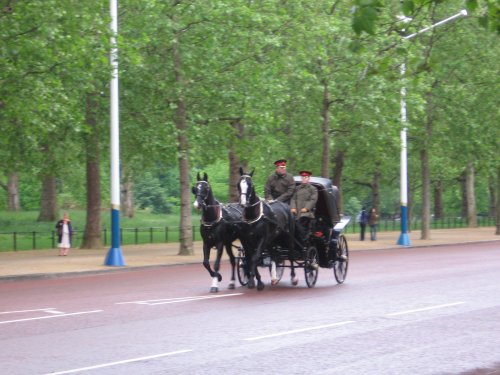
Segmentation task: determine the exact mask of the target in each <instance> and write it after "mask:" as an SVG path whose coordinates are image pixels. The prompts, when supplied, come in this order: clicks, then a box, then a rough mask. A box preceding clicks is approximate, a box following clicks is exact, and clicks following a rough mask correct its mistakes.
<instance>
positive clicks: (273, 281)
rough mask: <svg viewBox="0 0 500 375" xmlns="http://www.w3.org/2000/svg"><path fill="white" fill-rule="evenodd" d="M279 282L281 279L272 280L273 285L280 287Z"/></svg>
mask: <svg viewBox="0 0 500 375" xmlns="http://www.w3.org/2000/svg"><path fill="white" fill-rule="evenodd" d="M279 282H280V281H279V279H272V280H271V285H278V283H279Z"/></svg>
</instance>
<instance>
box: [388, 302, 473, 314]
mask: <svg viewBox="0 0 500 375" xmlns="http://www.w3.org/2000/svg"><path fill="white" fill-rule="evenodd" d="M464 303H465V302H455V303H448V304H445V305H436V306H429V307H424V308H421V309H414V310H406V311H399V312H395V313H392V314H387V315H386V316H398V315H405V314H412V313H415V312H420V311H428V310H435V309H442V308H444V307H451V306H457V305H462V304H464Z"/></svg>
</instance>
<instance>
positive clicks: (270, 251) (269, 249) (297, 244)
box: [236, 177, 350, 288]
mask: <svg viewBox="0 0 500 375" xmlns="http://www.w3.org/2000/svg"><path fill="white" fill-rule="evenodd" d="M294 179H295V183H296V184H297V185H298V184H300V181H301V179H300V177H295V178H294ZM310 184H311V185H312V186H314V187H315V188H316V189H317V190H318V200H317V202H316V207H315V209H314V219H313V220H311V222H310V223H309V225H308V226H307V227H306V228H304V230H298V228H295V231H294V233H293V234H291V233H284V234H282V236H281V240H280V238H279V236H278V238H276V239H275V240H272V241H270V242H269V243H268V244H267V246H266V247H265V248H263V249H262V253H261V254H260V257H259V258H258V260H257V264H256V265H257V266H259V267H265V268H269V272H270V274H271V278H272V279H273V284H276V283H277V282H278V281H279V280H280V279H281V278H282V276H283V272H284V269H285V268H291V269H292V283H293V284H296V281H294V269H295V268H303V269H304V275H305V281H306V284H307V286H308V287H309V288H312V287H314V285H315V284H316V281H317V278H318V270H319V268H327V269H333V274H334V276H335V279H336V281H337V282H338V283H339V284H341V283H343V282H344V281H345V278H346V274H347V268H348V265H349V249H348V245H347V240H346V238H345V236H344V234H343V233H342V232H343V230H344V228H345V227H346V225H347V224H348V223H349V221H350V218H349V217H341V215H340V212H339V210H338V198H339V196H338V194H339V191H338V188H337V187H336V186H334V185H332V182H331V181H330V180H329V179H327V178H322V177H311V178H310ZM270 207H271V209H272V207H273V204H271V205H270ZM268 220H272V219H268ZM297 225H301V224H299V223H298V222H295V226H297ZM287 236H288V237H292V238H293V242H294V243H293V248H292V249H290V248H289V247H288V246H286V245H284V243H286V242H287V241H286V237H287ZM283 239H285V241H283ZM245 250H246V249H245V246H241V247H238V255H237V256H236V265H237V269H238V280H239V282H240V284H241V285H247V284H248V274H249V272H248V271H249V269H248V268H249V267H248V257H247V256H246V253H245ZM287 261H288V263H287Z"/></svg>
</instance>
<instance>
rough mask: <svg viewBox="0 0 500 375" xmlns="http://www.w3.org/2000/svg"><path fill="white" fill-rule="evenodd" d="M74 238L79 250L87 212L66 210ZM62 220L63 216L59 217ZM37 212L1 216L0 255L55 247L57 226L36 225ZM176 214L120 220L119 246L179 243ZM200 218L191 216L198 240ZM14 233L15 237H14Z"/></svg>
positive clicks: (107, 235)
mask: <svg viewBox="0 0 500 375" xmlns="http://www.w3.org/2000/svg"><path fill="white" fill-rule="evenodd" d="M66 212H68V214H69V216H70V219H71V223H72V225H73V230H74V231H75V236H74V239H73V246H74V247H78V246H79V245H80V242H81V240H82V236H83V230H84V228H85V220H86V212H85V211H82V210H68V211H66ZM61 217H62V214H61ZM37 218H38V211H22V212H5V211H4V212H1V213H0V251H12V250H32V249H50V248H53V247H55V246H56V245H57V243H56V236H55V224H56V222H38V221H37ZM179 220H180V218H179V214H170V215H159V214H152V213H150V212H147V211H136V214H135V217H133V218H124V217H122V218H121V219H120V227H121V243H122V244H123V245H127V244H145V243H165V242H176V241H178V240H179ZM199 220H200V217H199V215H198V214H197V213H196V214H193V216H192V225H193V227H194V231H193V232H194V236H195V237H194V239H195V240H199V239H200V234H199V230H198V225H199ZM101 225H102V229H103V234H102V240H103V244H104V245H109V244H110V242H111V213H110V212H109V211H106V210H103V212H102V214H101ZM14 233H15V234H14Z"/></svg>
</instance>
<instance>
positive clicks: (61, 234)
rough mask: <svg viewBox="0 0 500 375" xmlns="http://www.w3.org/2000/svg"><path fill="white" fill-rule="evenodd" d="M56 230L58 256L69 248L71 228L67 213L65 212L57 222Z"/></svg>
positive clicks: (62, 254)
mask: <svg viewBox="0 0 500 375" xmlns="http://www.w3.org/2000/svg"><path fill="white" fill-rule="evenodd" d="M56 230H57V243H58V247H59V256H66V255H68V251H69V249H70V248H71V240H72V237H73V228H72V226H71V220H69V216H68V214H67V213H65V214H64V216H63V218H62V219H61V220H59V221H58V222H57V224H56Z"/></svg>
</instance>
